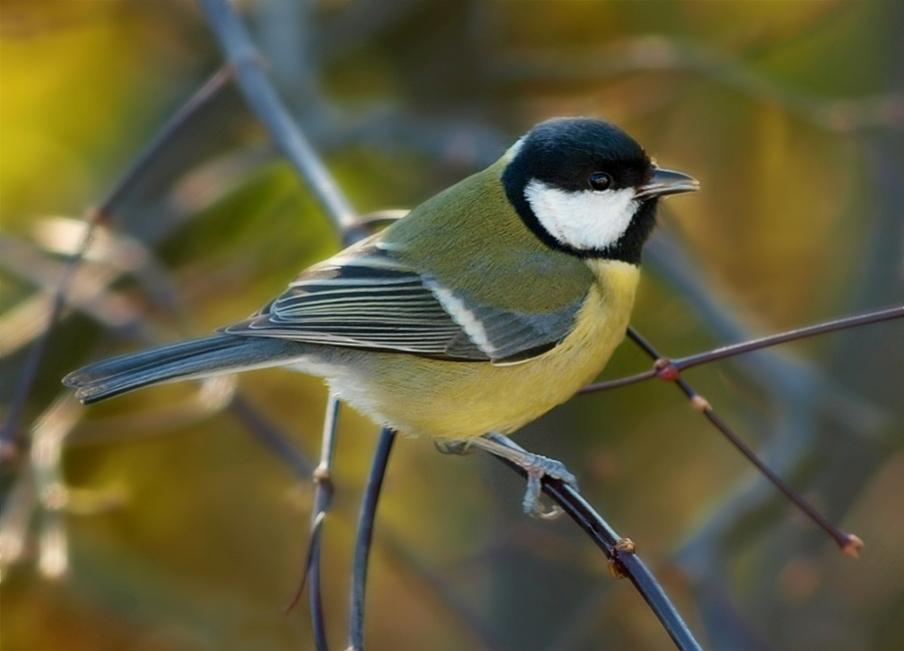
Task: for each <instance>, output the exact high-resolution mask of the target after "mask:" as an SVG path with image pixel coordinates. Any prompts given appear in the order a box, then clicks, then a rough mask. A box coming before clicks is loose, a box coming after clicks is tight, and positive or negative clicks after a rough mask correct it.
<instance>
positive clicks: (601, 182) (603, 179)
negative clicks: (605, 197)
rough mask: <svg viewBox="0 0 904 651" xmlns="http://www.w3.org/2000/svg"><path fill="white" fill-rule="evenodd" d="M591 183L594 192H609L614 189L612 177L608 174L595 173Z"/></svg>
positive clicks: (592, 175) (591, 177)
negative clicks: (611, 188)
mask: <svg viewBox="0 0 904 651" xmlns="http://www.w3.org/2000/svg"><path fill="white" fill-rule="evenodd" d="M589 183H590V187H591V188H593V189H594V190H608V189H609V188H610V187H612V177H611V176H609V175H608V174H607V173H606V172H594V173H593V174H591V175H590V178H589Z"/></svg>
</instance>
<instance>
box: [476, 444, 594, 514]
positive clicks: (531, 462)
mask: <svg viewBox="0 0 904 651" xmlns="http://www.w3.org/2000/svg"><path fill="white" fill-rule="evenodd" d="M468 443H469V444H470V446H473V447H475V448H481V449H483V450H486V451H487V452H490V453H491V454H495V455H496V456H498V457H502V458H503V459H506V460H508V461H510V462H512V463H513V464H515V465H516V466H518V467H519V468H521V469H523V470H524V472H525V473H526V474H527V488H526V490H525V491H524V498H523V499H522V501H521V506H522V508H523V509H524V512H525V513H526V514H528V515H530V516H533V517H536V518H542V519H544V520H550V519H553V518H556V517H558V516H559V515H561V514H562V509H560V508H559V507H558V506H553V507H551V508H548V509H547V508H546V507H544V506H543V503H542V501H541V499H540V496H541V494H542V492H543V478H544V477H549V478H551V479H557V480H559V481H561V482H564V483H565V484H567V485H569V486H571V487H572V488H574V489H575V490H577V487H578V484H577V479H575V476H574V475H573V474H571V472H570V471H569V470H568V468H566V467H565V465H564V464H563V463H562V462H561V461H557V460H555V459H550V458H549V457H544V456H542V455H539V454H534V453H533V452H528V451H527V450H525V449H524V448H522V447H521V446H520V445H518V444H517V443H515V442H513V441H512V440H511V439H509V438H508V437H506V436H502V435H501V434H486V435H485V436H481V437H479V438H476V439H471V440H469V441H468Z"/></svg>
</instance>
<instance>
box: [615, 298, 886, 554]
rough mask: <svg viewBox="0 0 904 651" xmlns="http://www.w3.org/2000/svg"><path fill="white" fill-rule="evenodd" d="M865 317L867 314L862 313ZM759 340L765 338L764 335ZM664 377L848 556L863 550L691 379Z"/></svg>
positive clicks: (642, 343) (645, 344) (645, 345)
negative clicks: (744, 437)
mask: <svg viewBox="0 0 904 651" xmlns="http://www.w3.org/2000/svg"><path fill="white" fill-rule="evenodd" d="M863 316H864V317H866V316H868V315H863ZM856 319H857V317H852V319H847V320H845V321H850V320H856ZM860 321H861V324H862V323H867V322H871V321H864V320H863V319H861V320H860ZM831 323H838V321H835V322H829V323H828V324H822V325H823V326H828V325H830V324H831ZM819 328H820V326H814V327H811V328H801V329H800V330H797V331H793V332H798V333H799V332H802V331H804V330H807V331H810V332H811V333H812V334H818V332H826V331H827V330H825V329H822V330H819ZM787 335H788V333H784V335H776V336H775V337H774V338H772V339H775V340H776V341H779V340H781V341H788V339H787V338H785V339H782V337H787ZM628 336H629V337H630V338H631V340H632V341H634V342H635V343H636V344H637V345H638V346H639V347H640V348H641V349H642V350H643V351H644V352H645V353H646V354H647V355H649V356H650V357H651V358H653V359H655V360H657V361H658V360H661V359H663V358H662V357H661V356H660V355H659V352H658V351H657V350H656V348H655V347H654V346H653V345H652V344H651V343H650V342H649V341H647V340H646V339H645V338H644V337H642V336H641V335H640V334H639V333H638V332H637V331H636V330H634V329H633V328H629V329H628ZM764 339H770V338H769V337H765V338H764ZM760 341H763V340H762V339H761V340H760ZM658 365H659V366H660V367H661V369H668V368H669V367H668V365H663V364H658ZM660 377H662V378H663V379H667V380H670V381H672V382H674V383H675V385H676V386H677V387H678V388H679V389H680V390H681V392H682V393H684V395H685V396H687V399H688V400H689V401H690V404H691V407H693V408H694V409H695V410H697V411H699V412H700V413H702V414H703V416H704V417H705V418H706V419H707V420H708V421H709V422H710V423H712V425H713V426H714V427H715V428H716V429H717V430H719V432H721V433H722V435H723V436H725V438H726V439H727V440H728V442H729V443H731V444H732V445H733V446H735V448H737V450H738V451H739V452H740V453H741V454H743V455H744V457H745V458H746V459H747V460H748V461H749V462H750V463H752V464H753V465H754V466H756V468H757V470H759V471H760V473H761V474H762V475H763V476H764V477H766V479H768V480H769V481H770V482H771V483H772V485H773V486H775V487H776V488H777V489H778V490H779V491H780V492H781V493H782V494H783V495H784V496H785V497H786V498H788V500H789V501H790V502H791V503H792V504H794V505H795V506H796V507H797V508H798V509H800V511H802V512H803V513H804V515H806V516H807V517H808V518H810V520H811V521H813V522H814V523H815V524H816V525H817V526H819V527H820V528H821V529H822V530H823V531H825V532H826V533H827V534H828V535H829V536H830V537H831V538H832V540H834V541H835V543H836V544H837V545H838V547H840V548H841V550H842V551H843V552H844V553H845V554H847V555H848V556H854V557H856V556H858V555H859V554H860V550H861V549H862V548H863V541H862V540H860V538H858V537H857V536H855V535H854V534H852V533H846V532H844V531H841V530H840V529H839V528H838V527H837V526H835V525H834V524H832V523H831V522H829V521H828V520H827V519H826V518H825V517H824V516H823V515H822V514H821V513H819V511H817V510H816V509H815V508H813V506H811V505H810V504H809V503H807V501H806V500H804V498H803V497H801V496H800V495H798V493H797V491H795V490H794V489H793V488H791V487H790V486H788V484H786V483H785V481H784V480H783V479H782V478H781V477H779V476H778V474H776V473H775V472H774V471H773V470H772V469H771V468H769V466H767V465H766V464H765V463H764V462H763V461H762V460H761V459H760V458H759V456H757V454H756V452H754V451H753V449H752V448H751V447H750V446H749V445H747V444H746V443H745V442H744V441H743V440H742V439H741V437H739V436H738V435H737V433H735V431H734V430H733V429H732V428H731V427H729V425H728V424H727V423H726V422H725V421H724V420H723V419H722V418H721V417H720V416H719V415H718V414H717V413H716V412H715V410H714V409H713V408H712V405H710V404H709V401H707V400H706V398H704V397H703V396H701V395H700V394H699V393H697V391H696V390H695V389H694V388H693V387H692V386H691V385H690V384H688V382H687V381H686V380H685V379H684V378H682V377H681V375H680V374H679V373H678V371H675V372H674V373H662V374H661V375H660Z"/></svg>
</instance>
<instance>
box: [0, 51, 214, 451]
mask: <svg viewBox="0 0 904 651" xmlns="http://www.w3.org/2000/svg"><path fill="white" fill-rule="evenodd" d="M229 76H230V73H229V70H228V68H221V69H219V70H218V71H217V72H215V73H214V74H213V75H212V76H211V77H210V78H209V79H208V80H207V81H206V82H205V83H204V85H203V86H201V88H199V89H198V91H197V92H196V93H195V94H194V95H193V96H192V97H191V98H190V99H189V100H188V101H187V102H186V103H185V104H184V105H183V106H182V107H181V108H180V109H179V110H178V111H176V112H175V113H174V114H173V115H172V117H170V119H169V120H167V121H166V122H165V123H164V124H163V126H162V127H161V128H160V130H159V131H158V132H157V133H156V134H155V135H154V137H153V138H151V140H150V142H148V144H147V145H146V146H145V148H144V150H143V151H142V152H141V153H140V154H139V155H138V157H137V158H135V160H134V162H133V163H132V165H131V166H130V167H129V168H128V169H127V170H126V172H125V173H124V174H123V175H122V176H121V177H120V178H119V180H118V181H117V182H116V183H115V184H114V186H113V188H112V190H111V191H110V193H109V194H108V195H107V197H106V198H105V199H104V200H103V201H101V202H100V204H98V205H97V207H95V208H93V209H92V210H90V211H89V212H88V216H87V222H88V227H87V228H86V229H85V231H84V234H83V236H82V239H81V242H80V243H79V245H78V247H77V248H76V250H75V251H74V252H73V253H72V255H71V256H70V257H69V260H68V262H67V263H66V268H65V271H64V272H63V276H62V278H61V279H60V282H59V285H57V288H56V291H55V292H54V295H53V301H52V303H51V307H50V313H49V314H48V316H47V325H45V326H44V329H43V330H42V331H41V336H40V337H38V339H37V341H35V343H34V344H33V345H32V347H31V349H30V350H29V352H28V356H27V357H26V359H25V363H24V364H23V365H22V371H21V372H20V374H19V379H18V381H17V382H15V384H14V386H15V389H14V393H13V396H12V399H11V400H10V402H9V408H8V410H7V414H6V419H5V420H4V422H3V425H2V427H0V462H3V461H5V460H10V459H13V458H15V457H16V456H17V453H18V449H19V447H20V444H21V442H22V441H21V439H22V434H21V432H20V426H19V421H20V420H21V418H22V410H23V408H24V406H25V401H26V399H27V398H28V394H29V393H30V392H31V387H32V385H33V384H34V381H35V377H36V376H37V372H38V368H39V367H40V364H41V359H42V358H43V356H44V352H45V351H46V349H47V343H48V342H49V341H50V334H51V332H52V331H53V329H54V326H55V325H56V323H57V321H58V320H59V318H60V315H61V314H62V312H63V308H64V307H65V306H66V303H67V300H66V297H67V294H68V293H69V290H70V288H71V286H72V280H73V278H74V276H75V272H76V271H77V269H78V266H79V264H80V263H81V261H82V258H83V257H84V255H85V253H86V252H87V250H88V247H89V246H91V242H92V240H93V239H94V233H95V231H96V230H97V227H98V226H99V225H100V224H101V223H103V222H105V221H108V220H109V219H110V217H111V215H112V214H113V213H114V212H115V211H116V209H117V207H118V205H119V203H120V201H121V200H122V199H123V197H125V196H126V194H127V193H128V192H129V190H131V188H132V187H133V186H134V184H135V182H136V181H137V180H138V179H139V178H141V176H142V175H143V174H144V173H145V172H146V171H147V169H148V168H149V167H150V166H151V165H152V164H153V163H154V161H156V160H157V157H158V156H159V155H160V153H161V152H162V151H163V150H164V148H165V146H166V145H168V144H169V143H170V142H171V141H172V140H173V138H174V136H176V135H177V134H178V133H179V132H180V131H181V130H182V129H183V128H184V127H185V126H186V124H187V123H188V122H189V121H190V120H191V118H192V117H193V116H195V115H197V113H198V112H199V111H200V110H201V109H202V108H203V107H205V106H206V105H207V104H209V103H210V101H211V100H213V99H214V98H215V97H216V96H217V95H218V94H219V92H220V91H221V90H223V88H224V87H225V86H226V82H227V81H228V80H229Z"/></svg>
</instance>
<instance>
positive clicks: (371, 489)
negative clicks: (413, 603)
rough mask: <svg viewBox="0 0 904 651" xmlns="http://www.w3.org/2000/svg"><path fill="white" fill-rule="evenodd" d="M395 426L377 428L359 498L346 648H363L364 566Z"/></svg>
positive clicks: (367, 558)
mask: <svg viewBox="0 0 904 651" xmlns="http://www.w3.org/2000/svg"><path fill="white" fill-rule="evenodd" d="M395 439H396V433H395V430H393V429H390V428H388V427H384V428H383V429H382V430H380V438H379V440H378V441H377V448H376V450H375V451H374V458H373V462H372V465H371V468H370V476H368V478H367V486H366V487H365V489H364V497H363V498H362V500H361V513H360V515H359V516H358V534H357V536H356V539H355V560H354V565H353V566H352V589H351V606H350V608H349V621H348V651H363V650H364V597H365V592H366V590H367V568H368V560H369V558H370V547H371V541H372V540H373V531H374V518H376V515H377V502H378V501H379V500H380V490H381V489H382V488H383V479H384V477H385V475H386V466H387V464H388V463H389V454H390V452H392V445H393V443H395Z"/></svg>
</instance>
